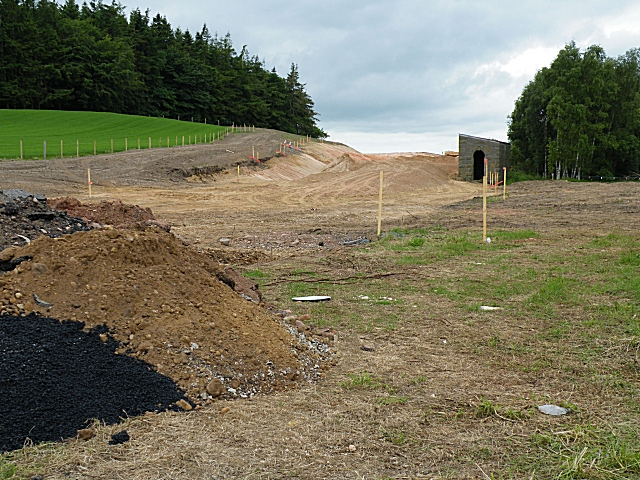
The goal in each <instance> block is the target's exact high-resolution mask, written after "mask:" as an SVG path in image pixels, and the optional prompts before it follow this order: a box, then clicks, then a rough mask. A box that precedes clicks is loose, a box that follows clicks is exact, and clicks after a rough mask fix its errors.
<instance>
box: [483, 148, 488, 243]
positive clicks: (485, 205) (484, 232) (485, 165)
mask: <svg viewBox="0 0 640 480" xmlns="http://www.w3.org/2000/svg"><path fill="white" fill-rule="evenodd" d="M487 168H488V162H487V157H485V158H484V175H482V241H483V242H484V243H487Z"/></svg>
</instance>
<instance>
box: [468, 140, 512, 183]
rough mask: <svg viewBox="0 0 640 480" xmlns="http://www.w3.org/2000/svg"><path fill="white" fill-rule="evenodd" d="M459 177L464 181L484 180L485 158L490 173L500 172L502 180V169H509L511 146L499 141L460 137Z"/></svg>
mask: <svg viewBox="0 0 640 480" xmlns="http://www.w3.org/2000/svg"><path fill="white" fill-rule="evenodd" d="M458 151H459V152H460V155H459V157H458V175H459V176H460V178H461V179H462V180H466V181H472V180H482V173H483V166H484V157H487V159H488V160H489V162H488V165H489V171H490V172H494V171H495V172H498V173H499V175H500V176H499V179H500V180H502V167H507V170H508V169H509V156H510V152H511V145H510V144H509V143H506V142H500V141H498V140H490V139H488V138H480V137H472V136H471V135H463V134H460V135H458Z"/></svg>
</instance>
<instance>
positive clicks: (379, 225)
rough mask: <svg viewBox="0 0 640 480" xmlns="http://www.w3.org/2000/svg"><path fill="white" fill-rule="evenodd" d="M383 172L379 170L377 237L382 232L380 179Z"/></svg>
mask: <svg viewBox="0 0 640 480" xmlns="http://www.w3.org/2000/svg"><path fill="white" fill-rule="evenodd" d="M383 174H384V172H383V171H382V170H380V196H379V199H378V237H379V236H380V233H381V232H382V177H383Z"/></svg>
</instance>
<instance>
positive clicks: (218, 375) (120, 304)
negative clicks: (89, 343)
mask: <svg viewBox="0 0 640 480" xmlns="http://www.w3.org/2000/svg"><path fill="white" fill-rule="evenodd" d="M1 255H2V257H3V258H4V259H5V260H7V261H11V260H12V259H16V258H19V257H26V258H27V260H25V261H23V262H22V263H21V264H20V265H19V266H17V267H16V268H15V269H14V270H12V271H10V272H7V273H5V274H2V275H0V291H1V292H2V294H1V296H0V302H1V304H2V305H0V312H2V311H4V312H5V313H15V312H22V311H24V312H27V313H28V312H31V311H37V312H41V313H46V315H47V316H49V317H53V318H58V319H65V320H66V319H71V320H82V321H84V322H85V323H87V325H88V326H89V327H94V326H97V325H101V324H105V325H107V327H109V329H110V331H112V332H113V338H114V339H115V340H117V341H119V342H121V343H122V347H121V348H120V349H119V353H128V354H129V355H131V356H133V357H135V358H139V359H142V360H144V361H146V362H148V363H150V364H152V365H154V366H155V368H156V369H157V371H158V372H159V373H162V374H165V375H167V376H170V377H171V378H173V379H174V380H175V381H176V382H177V383H178V384H179V385H180V386H181V387H182V388H184V389H185V390H186V391H187V393H188V395H189V396H190V398H192V399H194V400H196V399H198V400H199V401H201V402H202V401H211V400H212V399H213V398H217V397H227V398H228V397H234V396H236V395H240V396H243V397H247V396H251V395H254V394H256V393H261V392H264V393H268V392H271V391H276V390H280V389H284V388H287V387H288V386H292V385H295V384H296V383H298V382H302V381H307V380H310V379H312V378H317V377H320V376H321V375H322V373H321V371H322V370H323V369H324V368H326V367H328V365H326V363H323V362H322V361H321V360H322V357H326V356H328V355H329V349H328V347H327V346H326V345H324V344H322V343H320V342H318V341H316V340H313V341H311V342H310V341H308V340H306V338H304V337H302V336H296V335H294V333H297V332H295V331H294V330H293V329H291V328H289V331H287V329H286V328H285V327H284V326H283V325H282V324H281V323H280V322H279V321H278V320H277V319H276V317H275V316H272V315H270V314H268V313H267V312H266V311H265V310H264V309H262V308H261V307H259V306H258V305H257V304H255V303H253V302H251V301H249V300H246V299H244V298H243V297H241V296H240V295H239V294H237V293H236V292H234V291H233V290H232V289H231V288H230V287H228V286H227V285H225V284H223V283H222V282H221V281H220V280H218V278H217V277H216V273H219V272H220V266H219V264H217V263H216V262H214V261H213V260H211V259H210V257H208V256H206V255H204V254H200V253H198V252H196V251H194V250H192V249H190V248H188V247H186V246H184V245H183V244H182V243H181V242H180V241H179V240H178V239H176V238H175V237H174V236H173V235H171V234H169V233H166V232H164V231H161V230H160V229H157V228H146V229H142V228H140V229H122V230H116V229H107V228H101V229H95V230H92V231H90V232H80V233H76V234H74V235H68V236H65V237H62V238H58V239H50V238H48V237H42V238H40V239H38V240H36V241H34V242H32V243H31V244H30V245H28V246H26V247H23V248H12V249H8V250H5V251H4V252H2V253H1ZM49 305H50V306H49ZM318 365H323V366H322V367H319V366H318Z"/></svg>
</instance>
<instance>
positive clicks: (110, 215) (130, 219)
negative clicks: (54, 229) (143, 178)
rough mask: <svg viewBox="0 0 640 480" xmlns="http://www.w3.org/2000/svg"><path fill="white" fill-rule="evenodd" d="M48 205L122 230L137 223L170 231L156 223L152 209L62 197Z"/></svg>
mask: <svg viewBox="0 0 640 480" xmlns="http://www.w3.org/2000/svg"><path fill="white" fill-rule="evenodd" d="M47 203H48V204H49V206H50V207H51V208H53V209H55V210H60V211H63V212H67V213H68V214H69V215H73V216H74V217H80V218H82V219H84V220H86V221H87V222H92V223H98V224H101V225H113V226H115V227H120V228H124V227H127V226H131V225H133V224H136V223H145V224H156V225H158V226H160V227H162V228H163V229H164V230H166V231H169V226H168V225H167V226H165V225H162V224H160V223H159V222H157V221H156V218H155V217H154V216H153V213H152V212H151V209H150V208H142V207H139V206H138V205H129V204H126V203H122V202H121V201H119V200H116V201H113V202H109V201H106V200H103V201H101V202H100V203H81V202H80V201H79V200H78V199H76V198H73V197H61V198H54V199H49V200H47Z"/></svg>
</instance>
